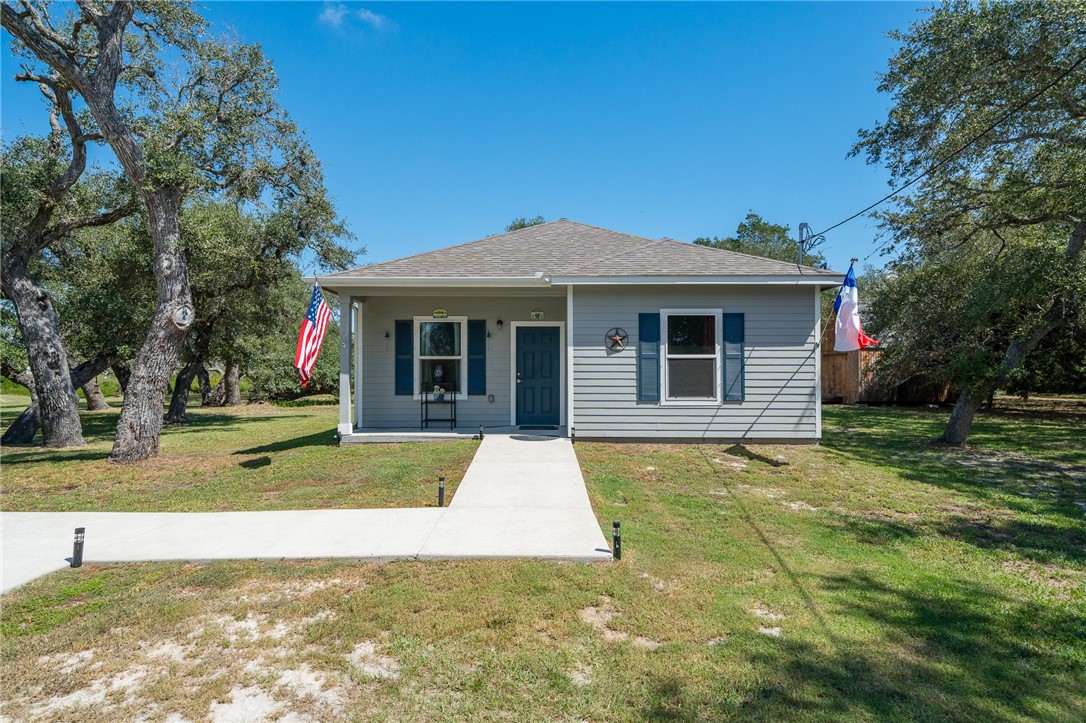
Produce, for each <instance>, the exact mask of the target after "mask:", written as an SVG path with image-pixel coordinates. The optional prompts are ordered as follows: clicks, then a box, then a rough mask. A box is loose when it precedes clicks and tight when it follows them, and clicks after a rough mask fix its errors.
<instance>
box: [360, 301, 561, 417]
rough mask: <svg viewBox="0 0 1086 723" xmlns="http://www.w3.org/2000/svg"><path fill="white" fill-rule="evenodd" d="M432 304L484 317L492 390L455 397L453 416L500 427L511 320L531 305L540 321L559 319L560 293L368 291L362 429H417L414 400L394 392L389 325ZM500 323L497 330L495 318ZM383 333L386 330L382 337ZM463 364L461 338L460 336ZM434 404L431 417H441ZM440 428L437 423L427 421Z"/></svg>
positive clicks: (525, 314)
mask: <svg viewBox="0 0 1086 723" xmlns="http://www.w3.org/2000/svg"><path fill="white" fill-rule="evenodd" d="M436 308H443V309H448V310H449V316H466V317H468V318H469V319H486V322H487V328H488V329H489V330H490V334H491V338H490V340H489V344H488V346H487V352H486V391H487V394H493V395H494V401H493V402H488V401H487V397H486V396H485V395H483V396H469V397H468V398H467V399H461V400H458V401H457V409H456V416H457V421H458V423H459V425H460V426H461V427H476V426H478V425H480V424H482V425H484V426H488V427H491V426H506V425H508V424H509V413H510V404H511V397H510V390H509V385H510V374H509V370H510V356H509V355H510V351H511V335H512V331H513V327H512V324H511V323H510V322H513V321H528V320H529V316H530V314H531V312H532V311H533V310H534V309H537V308H538V309H542V310H543V312H544V315H545V317H546V321H565V318H566V300H565V298H564V297H519V298H517V297H511V298H509V297H494V296H479V297H476V296H455V297H453V296H450V297H443V296H440V295H437V294H435V295H434V296H417V297H400V296H373V297H368V298H366V299H365V300H364V302H363V304H362V426H363V427H364V428H366V429H394V428H402V427H407V428H417V427H418V426H419V401H418V400H417V399H414V398H412V397H409V396H406V395H403V396H397V395H396V394H395V391H396V390H395V361H396V350H395V341H396V340H395V333H396V330H395V324H394V322H395V321H396V320H397V319H412V318H414V317H416V316H430V315H431V314H432V313H433V310H434V309H436ZM498 319H501V320H502V321H503V322H505V324H504V327H503V328H502V329H501V330H500V331H499V330H498V328H497V321H498ZM385 332H388V333H389V334H390V338H389V339H385ZM463 344H464V350H465V363H466V352H467V339H464V340H463ZM447 414H448V411H447V410H446V409H438V410H436V411H435V412H434V416H445V415H447ZM430 426H431V428H432V429H440V426H441V425H440V423H434V424H431V425H430Z"/></svg>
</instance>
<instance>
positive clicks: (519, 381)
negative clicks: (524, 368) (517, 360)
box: [517, 372, 524, 384]
mask: <svg viewBox="0 0 1086 723" xmlns="http://www.w3.org/2000/svg"><path fill="white" fill-rule="evenodd" d="M523 381H524V380H523V379H521V378H520V372H517V384H520V383H521V382H523Z"/></svg>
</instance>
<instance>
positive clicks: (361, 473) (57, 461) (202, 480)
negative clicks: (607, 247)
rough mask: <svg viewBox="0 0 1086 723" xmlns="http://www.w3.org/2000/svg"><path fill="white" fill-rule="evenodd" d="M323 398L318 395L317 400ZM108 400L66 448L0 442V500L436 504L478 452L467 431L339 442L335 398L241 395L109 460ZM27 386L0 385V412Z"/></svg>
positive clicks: (24, 503) (99, 504)
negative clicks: (141, 454)
mask: <svg viewBox="0 0 1086 723" xmlns="http://www.w3.org/2000/svg"><path fill="white" fill-rule="evenodd" d="M318 401H321V400H318ZM111 402H113V403H114V405H115V408H114V409H110V410H105V411H101V412H83V435H84V438H85V439H86V440H87V442H88V444H87V445H86V446H85V447H76V448H70V449H44V448H41V447H13V448H10V449H5V450H4V453H3V468H4V484H3V489H2V491H0V505H2V509H5V510H11V511H16V510H18V511H30V510H34V511H41V510H49V511H60V510H103V511H112V512H210V511H218V510H289V509H320V508H333V507H424V506H434V505H436V504H437V476H438V475H439V474H445V475H446V476H447V480H446V495H447V496H449V498H450V499H451V497H452V495H453V494H454V493H455V491H456V486H457V484H459V482H460V479H461V478H462V477H463V474H464V471H465V470H466V469H467V467H468V464H470V463H471V458H472V457H473V456H474V454H475V448H476V446H477V445H478V443H477V442H472V441H470V440H465V441H453V442H443V443H440V444H401V445H396V446H395V448H394V449H395V451H394V453H390V448H389V447H386V446H384V445H374V444H364V445H354V446H351V447H346V448H343V449H339V448H338V447H337V446H336V443H335V430H336V419H337V418H336V414H337V407H335V406H332V405H330V404H328V403H327V400H323V402H324V403H321V404H318V405H312V404H306V405H298V406H289V407H284V406H276V405H272V404H249V405H244V406H241V407H236V408H214V407H212V408H209V409H201V408H200V407H199V406H196V404H195V402H194V404H193V406H192V407H190V408H189V411H188V414H189V418H190V419H191V420H192V423H191V424H189V425H183V426H173V427H166V428H165V429H164V430H163V433H162V442H161V454H160V455H159V456H158V457H156V458H154V459H150V460H147V461H145V462H141V463H139V464H135V465H115V464H111V463H109V462H108V461H107V459H106V458H107V457H108V456H109V450H110V447H111V446H112V443H113V433H114V430H115V429H116V425H117V414H118V413H119V411H120V409H119V407H120V400H116V399H114V400H111ZM25 404H26V398H25V397H15V396H0V417H2V418H3V419H4V420H7V419H9V418H11V416H12V415H14V414H17V413H18V412H19V411H21V410H22V409H23V407H24V406H25Z"/></svg>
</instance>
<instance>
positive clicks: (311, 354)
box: [294, 285, 332, 387]
mask: <svg viewBox="0 0 1086 723" xmlns="http://www.w3.org/2000/svg"><path fill="white" fill-rule="evenodd" d="M330 318H332V311H331V310H330V309H329V308H328V304H326V303H324V294H322V293H321V287H320V286H316V285H314V286H313V298H312V299H310V301H309V311H307V312H305V318H304V319H302V329H301V331H299V332H298V349H297V351H295V353H294V366H296V367H297V368H298V380H299V381H300V382H301V383H302V386H303V387H304V386H305V385H306V384H308V383H309V374H310V373H311V372H312V371H313V365H314V364H316V363H317V355H318V354H320V353H321V343H322V342H323V341H324V332H325V331H326V330H327V329H328V320H329V319H330Z"/></svg>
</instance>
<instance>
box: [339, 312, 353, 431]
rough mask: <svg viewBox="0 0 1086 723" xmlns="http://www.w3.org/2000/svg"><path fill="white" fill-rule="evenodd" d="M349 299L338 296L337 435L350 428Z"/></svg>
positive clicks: (350, 429)
mask: <svg viewBox="0 0 1086 723" xmlns="http://www.w3.org/2000/svg"><path fill="white" fill-rule="evenodd" d="M351 316H352V314H351V297H350V295H349V294H344V293H340V295H339V427H338V430H339V433H340V434H341V435H347V434H350V433H351V432H352V431H354V430H353V429H352V428H351Z"/></svg>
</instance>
